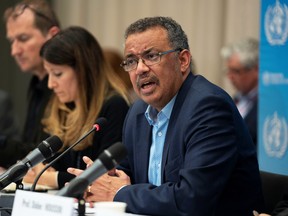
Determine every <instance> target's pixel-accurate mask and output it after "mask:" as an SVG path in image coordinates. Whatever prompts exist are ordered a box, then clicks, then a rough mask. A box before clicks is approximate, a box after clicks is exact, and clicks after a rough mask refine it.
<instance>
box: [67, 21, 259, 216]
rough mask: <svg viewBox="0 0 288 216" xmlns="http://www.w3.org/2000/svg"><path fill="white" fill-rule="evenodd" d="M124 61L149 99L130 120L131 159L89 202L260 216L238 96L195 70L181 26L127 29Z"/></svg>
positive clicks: (136, 209)
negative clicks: (254, 213) (225, 90)
mask: <svg viewBox="0 0 288 216" xmlns="http://www.w3.org/2000/svg"><path fill="white" fill-rule="evenodd" d="M124 56H125V60H124V61H123V62H122V64H121V65H122V67H123V68H124V70H125V71H127V72H128V73H129V76H130V80H131V82H132V84H133V88H134V91H135V92H136V93H137V95H138V96H139V98H140V99H142V100H138V101H136V102H135V103H134V105H133V106H132V107H131V109H130V111H129V112H128V114H127V117H126V120H125V123H124V129H123V142H124V144H125V146H126V147H127V150H128V156H127V158H126V159H125V160H124V161H123V162H122V163H121V164H120V167H119V169H117V170H115V173H114V175H112V176H111V174H112V173H111V172H109V173H107V174H104V175H103V176H101V177H100V178H98V179H97V180H96V181H94V182H93V183H92V185H91V186H90V187H89V189H90V190H89V192H90V193H87V194H88V196H87V197H86V200H87V201H96V202H97V201H121V202H125V203H127V211H128V212H132V213H137V214H144V215H163V216H168V215H173V216H177V215H182V216H184V215H186V216H187V215H193V216H212V215H213V216H232V215H233V216H249V215H252V211H253V210H254V209H255V210H257V211H261V210H262V205H263V196H262V189H261V182H260V175H259V168H258V162H257V156H256V149H255V145H254V144H253V142H252V139H251V136H250V135H249V132H248V129H247V127H246V125H245V123H244V121H243V119H242V117H241V115H240V114H239V111H238V109H237V107H236V106H235V103H234V102H233V100H232V99H231V97H230V96H229V95H228V94H227V93H226V92H224V91H223V90H222V89H221V88H219V87H217V86H216V85H214V84H212V83H210V82H209V81H207V80H206V79H205V78H204V77H202V76H200V75H193V74H192V73H191V71H190V66H191V65H190V64H191V54H190V50H189V45H188V40H187V36H186V34H185V32H184V31H183V30H182V28H181V26H180V25H179V24H178V23H176V22H175V21H174V20H172V19H171V18H169V17H151V18H144V19H140V20H138V21H136V22H135V23H133V24H131V25H130V26H129V27H128V29H127V30H126V34H125V49H124ZM84 159H85V162H86V163H87V164H88V165H89V164H90V163H92V161H91V160H89V159H88V158H87V157H85V158H84ZM68 171H69V172H70V173H72V174H75V175H79V174H80V173H81V170H77V169H74V168H69V169H68Z"/></svg>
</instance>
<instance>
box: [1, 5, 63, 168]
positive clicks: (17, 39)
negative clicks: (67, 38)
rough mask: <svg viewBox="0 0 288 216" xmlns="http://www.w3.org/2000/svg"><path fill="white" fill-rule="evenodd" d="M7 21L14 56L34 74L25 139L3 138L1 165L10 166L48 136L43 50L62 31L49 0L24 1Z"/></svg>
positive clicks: (8, 14)
mask: <svg viewBox="0 0 288 216" xmlns="http://www.w3.org/2000/svg"><path fill="white" fill-rule="evenodd" d="M4 20H5V23H6V36H7V39H8V40H9V42H10V44H11V55H12V56H13V58H14V59H15V61H16V63H17V64H18V66H19V67H20V69H21V71H23V72H24V73H31V74H32V75H33V76H32V79H31V82H30V86H29V89H28V95H27V101H28V107H27V115H26V122H25V126H24V129H23V134H22V139H21V142H19V141H16V140H13V139H8V138H6V139H5V138H4V139H1V140H0V166H2V167H5V168H7V167H9V166H10V165H12V164H14V163H15V162H16V161H17V160H19V159H22V158H23V157H24V156H25V155H27V154H28V152H30V151H31V150H33V149H34V148H35V147H36V146H37V145H38V144H39V143H40V142H41V141H42V140H44V139H45V138H47V135H46V134H44V133H43V130H42V125H41V119H42V117H43V115H44V113H43V112H44V109H45V107H46V105H47V103H48V100H49V97H50V94H51V91H50V90H49V89H48V85H47V82H48V75H47V73H46V71H45V70H44V68H43V63H42V59H41V57H40V55H39V51H40V48H41V46H42V45H43V44H44V43H45V42H46V41H47V40H49V39H50V38H51V37H53V35H55V34H57V33H58V31H59V29H60V26H59V22H58V19H57V17H56V16H55V14H54V12H53V10H52V8H51V6H50V5H49V4H48V3H47V2H46V1H45V0H30V1H25V0H24V1H22V2H21V3H18V4H16V5H15V6H14V7H11V8H8V9H6V11H5V13H4Z"/></svg>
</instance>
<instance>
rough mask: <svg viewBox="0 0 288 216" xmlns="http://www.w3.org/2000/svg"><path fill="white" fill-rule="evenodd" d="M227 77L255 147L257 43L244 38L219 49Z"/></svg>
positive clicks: (254, 40) (251, 39)
mask: <svg viewBox="0 0 288 216" xmlns="http://www.w3.org/2000/svg"><path fill="white" fill-rule="evenodd" d="M221 56H222V57H223V59H224V61H225V68H226V72H227V77H228V79H229V80H230V81H231V83H232V85H233V86H234V87H235V89H236V91H237V92H236V95H235V96H234V98H233V99H234V101H235V103H236V106H237V108H238V110H239V112H240V114H241V116H242V117H243V119H244V121H245V123H246V124H247V126H248V129H249V132H250V134H251V137H252V140H253V142H254V144H255V145H256V146H257V119H258V116H257V115H258V74H259V72H258V70H259V66H258V63H259V42H258V40H256V39H253V38H246V39H243V40H240V41H239V42H236V43H233V44H229V45H227V46H224V47H223V48H222V49H221Z"/></svg>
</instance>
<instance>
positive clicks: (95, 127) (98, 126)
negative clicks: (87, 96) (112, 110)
mask: <svg viewBox="0 0 288 216" xmlns="http://www.w3.org/2000/svg"><path fill="white" fill-rule="evenodd" d="M106 124H107V119H106V118H104V117H101V118H99V119H97V120H96V122H95V124H94V125H93V127H92V129H91V130H89V131H88V132H87V133H86V134H84V135H83V136H82V137H80V138H79V139H78V140H77V141H76V142H75V143H74V144H73V145H71V146H70V147H69V148H67V149H66V150H65V151H63V152H62V153H61V154H60V155H59V156H58V157H56V158H55V159H54V160H52V161H51V162H50V163H48V164H47V165H46V166H45V167H44V169H43V170H41V172H40V173H39V174H38V175H37V176H36V178H35V180H34V182H33V184H32V186H31V189H30V190H31V191H35V188H36V185H37V182H38V181H39V179H40V177H41V175H42V174H43V173H44V172H45V171H46V170H47V169H48V168H49V167H51V166H52V165H53V164H54V163H55V162H57V161H58V160H59V159H61V158H62V157H63V156H64V155H65V154H66V152H68V151H70V150H71V149H72V148H74V147H75V146H76V145H78V144H79V143H80V142H81V141H82V140H83V139H85V138H86V137H87V136H88V135H89V134H91V133H92V132H95V131H100V129H102V127H103V126H105V125H106Z"/></svg>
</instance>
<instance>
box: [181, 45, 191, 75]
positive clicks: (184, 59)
mask: <svg viewBox="0 0 288 216" xmlns="http://www.w3.org/2000/svg"><path fill="white" fill-rule="evenodd" d="M191 58H192V57H191V53H190V51H189V50H187V49H184V50H182V51H181V52H180V53H179V60H180V65H181V66H180V69H181V71H183V72H184V71H187V69H188V68H190V64H191Z"/></svg>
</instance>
